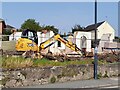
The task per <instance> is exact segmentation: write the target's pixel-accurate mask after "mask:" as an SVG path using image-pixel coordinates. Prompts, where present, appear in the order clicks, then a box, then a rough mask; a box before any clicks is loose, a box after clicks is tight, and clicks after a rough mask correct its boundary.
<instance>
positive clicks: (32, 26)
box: [21, 19, 41, 31]
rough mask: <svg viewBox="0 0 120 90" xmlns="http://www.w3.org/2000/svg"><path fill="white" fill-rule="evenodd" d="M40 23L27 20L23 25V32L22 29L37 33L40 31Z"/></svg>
mask: <svg viewBox="0 0 120 90" xmlns="http://www.w3.org/2000/svg"><path fill="white" fill-rule="evenodd" d="M40 28H41V27H40V26H39V22H36V21H35V19H27V20H26V21H25V22H24V23H23V24H22V25H21V30H22V29H31V30H35V31H39V30H40Z"/></svg>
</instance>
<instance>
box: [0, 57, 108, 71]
mask: <svg viewBox="0 0 120 90" xmlns="http://www.w3.org/2000/svg"><path fill="white" fill-rule="evenodd" d="M93 62H94V60H92V59H86V60H74V61H64V62H55V61H50V60H48V59H45V58H43V59H35V60H33V59H30V58H27V59H25V58H23V57H2V58H1V57H0V65H1V68H12V69H13V68H24V67H44V66H45V67H46V66H67V65H86V64H93ZM98 64H107V62H104V61H103V60H99V61H98Z"/></svg>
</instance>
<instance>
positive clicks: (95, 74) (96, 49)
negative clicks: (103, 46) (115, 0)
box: [94, 0, 98, 79]
mask: <svg viewBox="0 0 120 90" xmlns="http://www.w3.org/2000/svg"><path fill="white" fill-rule="evenodd" d="M97 51H98V47H97V0H95V48H94V79H97V64H98V58H97Z"/></svg>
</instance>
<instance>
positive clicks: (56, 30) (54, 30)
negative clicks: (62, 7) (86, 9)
mask: <svg viewBox="0 0 120 90" xmlns="http://www.w3.org/2000/svg"><path fill="white" fill-rule="evenodd" d="M41 30H48V31H53V32H54V33H55V34H57V33H58V31H59V30H58V29H57V28H55V27H54V26H53V25H52V26H50V25H47V26H42V28H41Z"/></svg>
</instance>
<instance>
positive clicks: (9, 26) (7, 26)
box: [6, 25, 15, 28]
mask: <svg viewBox="0 0 120 90" xmlns="http://www.w3.org/2000/svg"><path fill="white" fill-rule="evenodd" d="M6 28H15V27H13V26H11V25H6Z"/></svg>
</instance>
